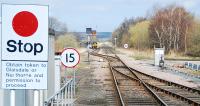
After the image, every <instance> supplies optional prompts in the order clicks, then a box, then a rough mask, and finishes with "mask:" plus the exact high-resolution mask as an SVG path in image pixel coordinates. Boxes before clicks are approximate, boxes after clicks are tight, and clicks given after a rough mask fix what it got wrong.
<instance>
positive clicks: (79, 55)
mask: <svg viewBox="0 0 200 106" xmlns="http://www.w3.org/2000/svg"><path fill="white" fill-rule="evenodd" d="M68 49H71V50H74V51H76V52H77V53H78V62H77V63H76V64H75V65H74V66H71V67H69V66H66V65H65V64H64V63H63V62H62V61H61V63H62V65H63V66H65V68H75V67H76V66H77V65H78V63H79V62H80V53H79V52H78V51H77V50H76V49H75V48H65V49H63V50H62V52H61V55H62V54H63V52H64V51H65V50H68ZM61 55H60V56H61ZM60 58H61V57H60Z"/></svg>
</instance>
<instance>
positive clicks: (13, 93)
mask: <svg viewBox="0 0 200 106" xmlns="http://www.w3.org/2000/svg"><path fill="white" fill-rule="evenodd" d="M10 106H15V90H11V91H10Z"/></svg>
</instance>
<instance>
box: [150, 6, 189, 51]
mask: <svg viewBox="0 0 200 106" xmlns="http://www.w3.org/2000/svg"><path fill="white" fill-rule="evenodd" d="M192 19H193V18H192V15H191V14H190V13H189V12H187V11H186V10H185V9H184V8H183V7H177V6H169V7H166V8H163V9H159V10H158V11H156V13H155V14H154V16H153V18H152V20H151V24H150V27H149V32H150V36H151V37H150V38H151V39H152V43H153V44H155V45H157V46H159V47H163V46H165V48H166V50H167V51H169V50H171V49H173V50H175V51H184V50H185V51H186V48H187V47H186V46H187V44H186V39H187V28H188V27H190V24H191V22H192Z"/></svg>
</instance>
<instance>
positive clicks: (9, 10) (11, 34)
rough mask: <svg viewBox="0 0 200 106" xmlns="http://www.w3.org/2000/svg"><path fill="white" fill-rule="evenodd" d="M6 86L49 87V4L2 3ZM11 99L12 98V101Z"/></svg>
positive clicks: (2, 84) (3, 73)
mask: <svg viewBox="0 0 200 106" xmlns="http://www.w3.org/2000/svg"><path fill="white" fill-rule="evenodd" d="M1 13H2V36H1V42H2V43H1V54H2V56H1V64H2V65H1V70H2V75H1V76H2V83H1V87H2V88H3V89H10V90H11V100H13V103H12V104H11V105H13V106H14V105H15V101H14V100H15V98H13V95H15V93H14V92H13V89H25V90H26V89H35V90H39V89H47V68H48V66H47V65H48V64H47V63H48V6H41V5H10V4H2V12H1ZM11 102H12V101H11Z"/></svg>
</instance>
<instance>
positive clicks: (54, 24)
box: [49, 17, 68, 34]
mask: <svg viewBox="0 0 200 106" xmlns="http://www.w3.org/2000/svg"><path fill="white" fill-rule="evenodd" d="M49 28H50V29H53V30H55V31H56V32H59V34H64V33H67V31H68V29H67V26H66V24H65V23H62V22H60V21H59V20H58V19H56V18H54V17H50V18H49Z"/></svg>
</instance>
